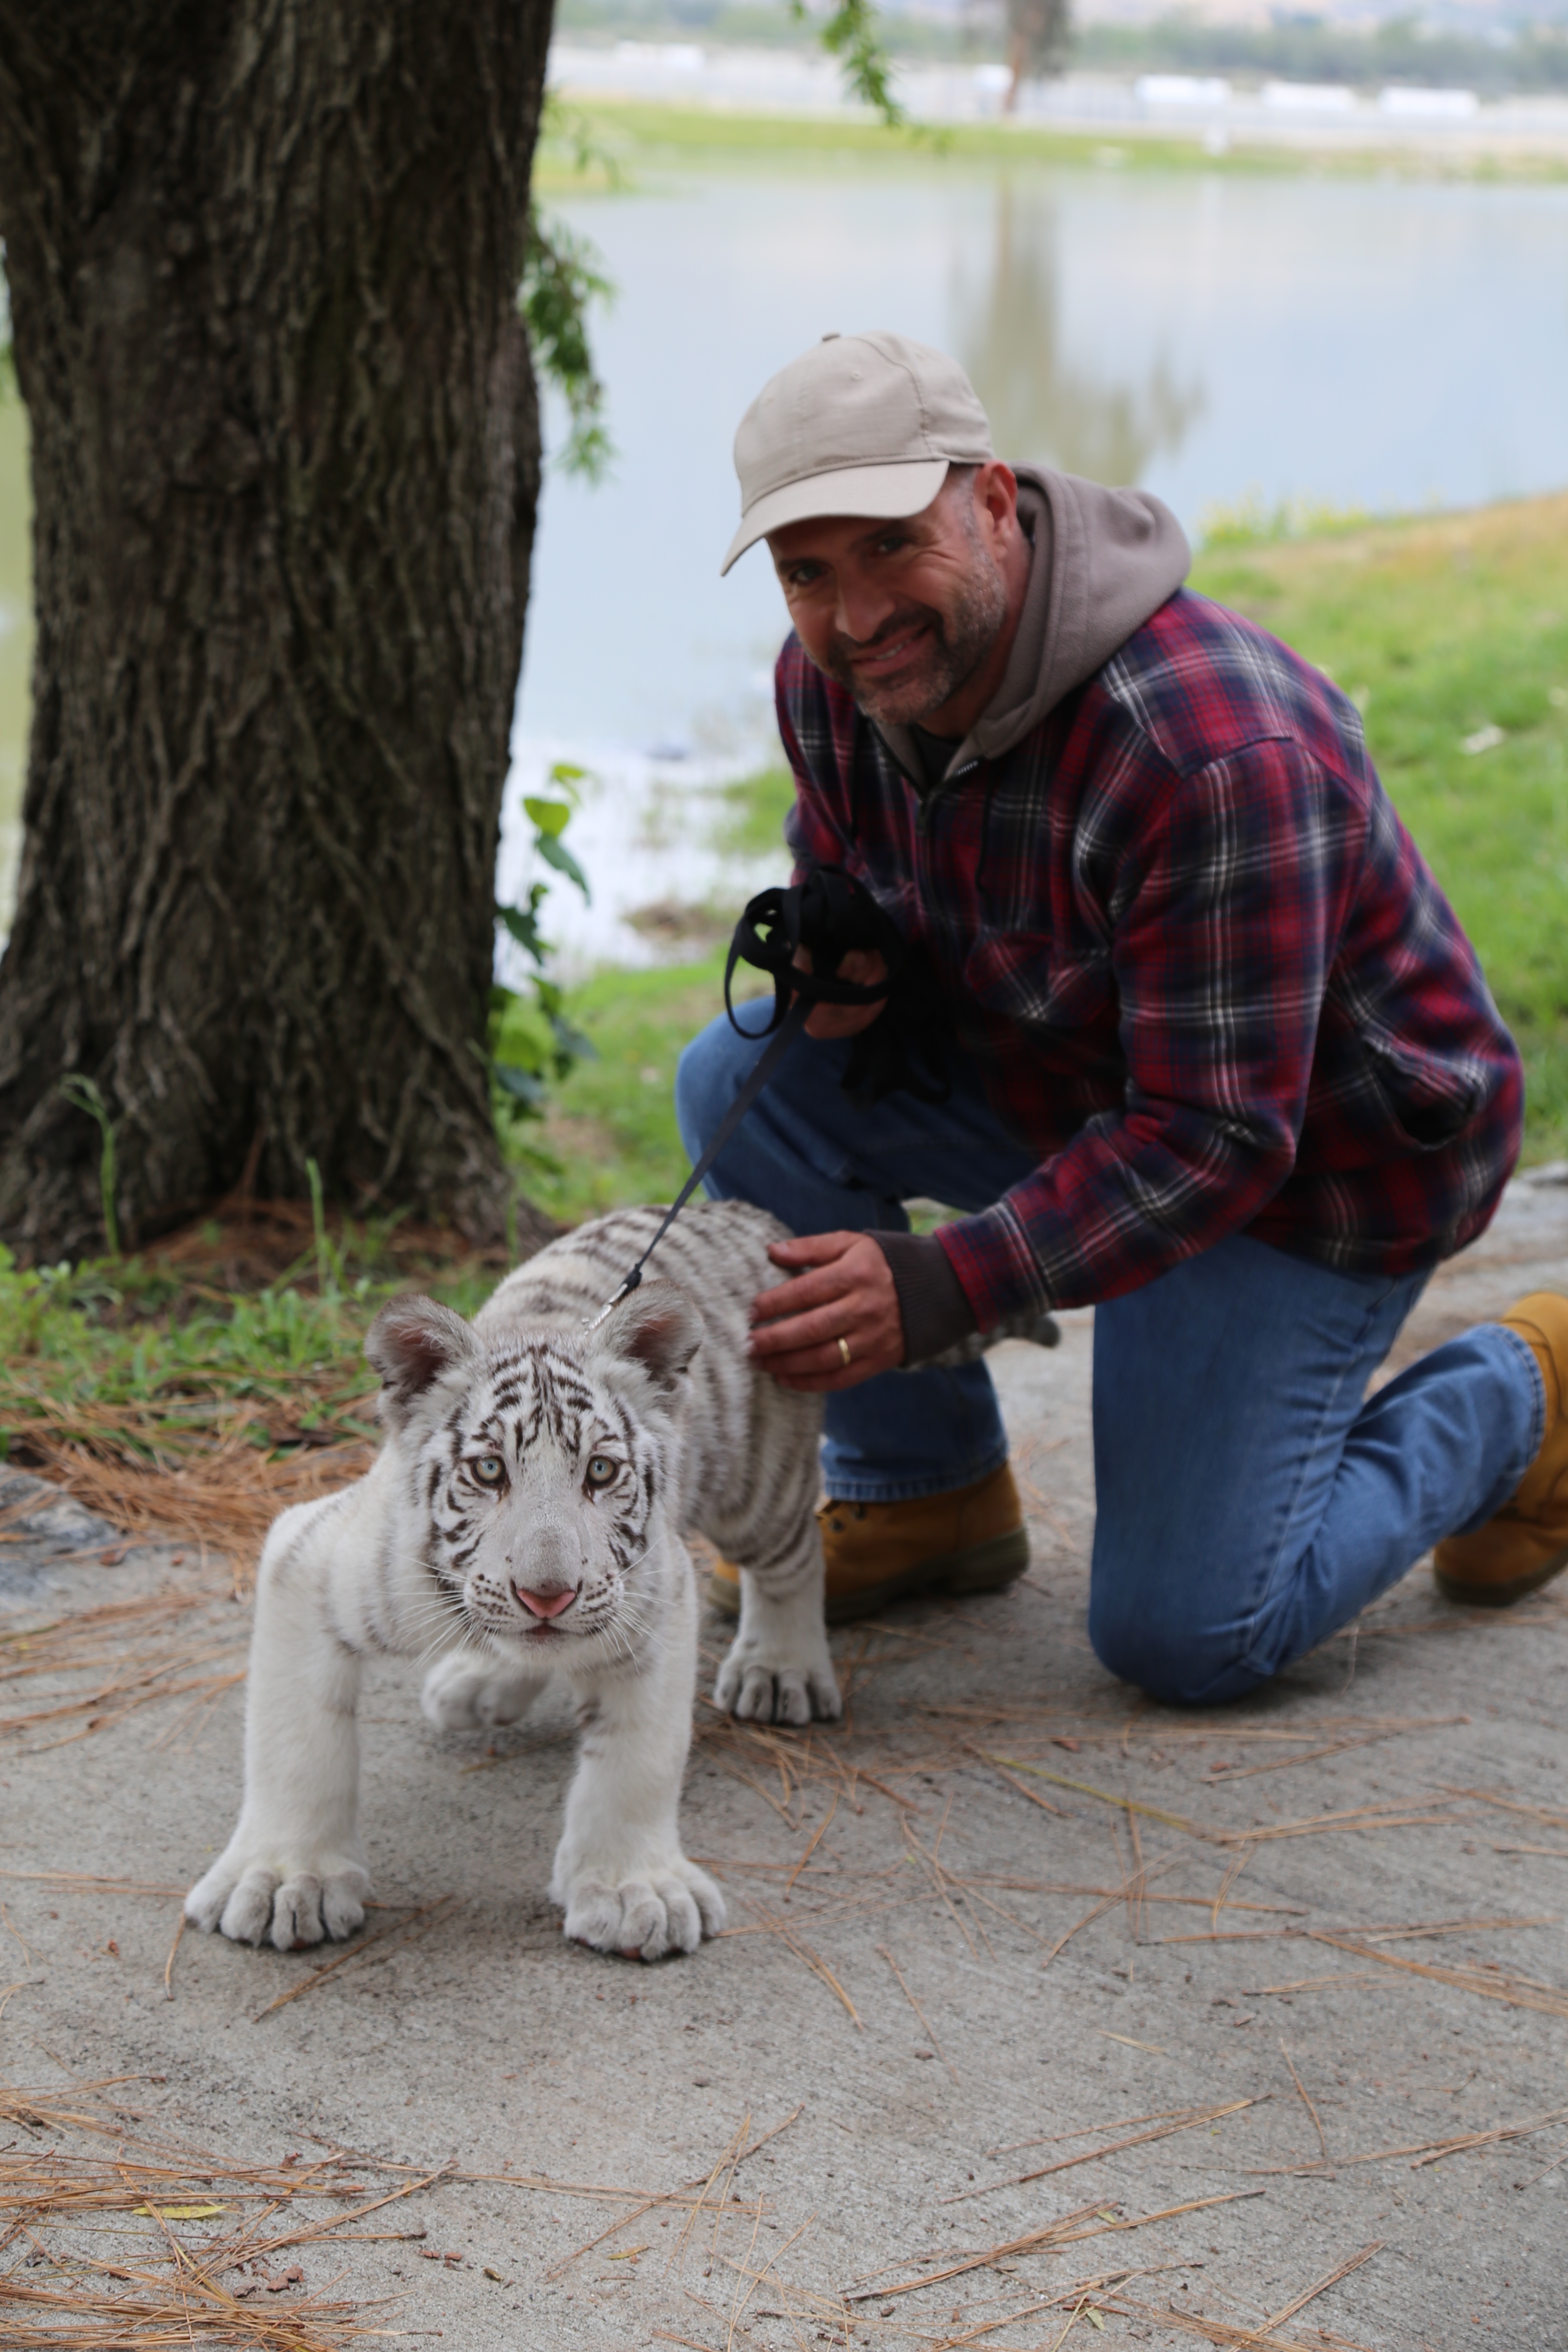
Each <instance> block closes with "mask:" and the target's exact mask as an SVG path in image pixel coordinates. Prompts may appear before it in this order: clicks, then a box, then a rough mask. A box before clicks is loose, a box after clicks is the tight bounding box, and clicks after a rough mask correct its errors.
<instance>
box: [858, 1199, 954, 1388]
mask: <svg viewBox="0 0 1568 2352" xmlns="http://www.w3.org/2000/svg"><path fill="white" fill-rule="evenodd" d="M868 1238H869V1239H870V1240H871V1241H874V1242H875V1243H876V1244H877V1247H878V1248H879V1250H880V1251H881V1253H882V1255H883V1256H884V1257H885V1258H886V1259H887V1261H888V1271H889V1274H890V1275H891V1276H892V1277H893V1287H894V1289H895V1290H896V1291H897V1292H898V1294H899V1314H900V1318H902V1321H903V1326H904V1356H903V1360H904V1362H905V1363H906V1364H923V1363H927V1362H929V1360H931V1357H932V1356H940V1355H941V1354H942V1351H943V1349H947V1348H951V1347H952V1345H953V1344H954V1342H955V1341H957V1340H959V1339H967V1338H968V1337H969V1335H970V1333H971V1332H972V1331H973V1329H974V1328H975V1321H974V1309H973V1307H971V1305H970V1303H969V1300H968V1297H966V1295H965V1293H964V1288H963V1283H962V1282H960V1280H959V1278H958V1276H957V1275H956V1274H955V1273H954V1271H953V1267H952V1259H951V1258H950V1257H949V1256H948V1255H947V1252H946V1251H945V1250H944V1249H943V1248H942V1244H941V1243H940V1242H939V1241H938V1240H937V1238H936V1236H935V1234H900V1233H889V1232H882V1231H879V1230H873V1231H872V1232H871V1233H870V1234H869V1235H868Z"/></svg>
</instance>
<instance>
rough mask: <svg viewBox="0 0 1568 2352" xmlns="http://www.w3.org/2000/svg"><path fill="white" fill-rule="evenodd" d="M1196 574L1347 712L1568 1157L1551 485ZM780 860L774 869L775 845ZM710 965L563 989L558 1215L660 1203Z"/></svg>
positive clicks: (1567, 560) (1566, 617)
mask: <svg viewBox="0 0 1568 2352" xmlns="http://www.w3.org/2000/svg"><path fill="white" fill-rule="evenodd" d="M1194 585H1195V586H1197V587H1199V588H1201V589H1202V590H1203V591H1204V592H1205V594H1208V595H1211V596H1215V597H1217V598H1218V599H1219V600H1220V601H1221V602H1222V603H1223V604H1230V605H1233V606H1235V607H1236V608H1237V610H1239V611H1242V612H1245V613H1246V614H1248V615H1249V617H1250V618H1252V619H1254V620H1256V621H1258V622H1259V623H1261V624H1262V625H1263V626H1264V627H1265V628H1267V629H1269V630H1271V631H1272V632H1273V633H1274V635H1276V636H1279V637H1283V638H1284V639H1285V640H1286V642H1287V643H1288V644H1289V645H1292V646H1295V647H1296V648H1297V649H1298V650H1299V651H1300V652H1301V653H1303V654H1305V655H1306V656H1307V657H1308V658H1309V659H1310V660H1311V661H1314V662H1317V663H1319V664H1320V665H1321V667H1323V668H1325V669H1326V670H1328V671H1329V672H1330V673H1331V675H1332V676H1333V677H1335V678H1336V679H1337V680H1338V681H1339V683H1340V684H1341V685H1342V687H1343V688H1345V690H1346V692H1347V693H1349V694H1350V695H1351V696H1352V698H1353V699H1354V700H1355V701H1356V702H1357V703H1358V705H1359V706H1360V707H1361V709H1362V710H1363V714H1364V718H1365V723H1366V730H1367V738H1368V740H1369V742H1370V744H1371V747H1372V752H1373V758H1374V759H1375V760H1376V761H1377V764H1378V768H1379V771H1380V772H1381V773H1382V775H1383V778H1384V782H1385V783H1386V784H1387V786H1388V789H1389V791H1390V793H1392V794H1393V797H1394V803H1395V804H1396V805H1397V807H1398V809H1399V811H1400V814H1401V815H1402V816H1403V817H1404V818H1405V823H1406V824H1408V826H1409V827H1410V830H1411V832H1412V833H1413V834H1414V835H1415V839H1416V841H1417V842H1418V843H1419V845H1420V846H1421V848H1422V850H1423V851H1424V853H1425V855H1426V857H1427V859H1428V861H1429V862H1430V864H1431V865H1432V866H1433V867H1434V868H1435V870H1436V874H1437V877H1438V879H1439V880H1440V881H1441V883H1442V885H1443V887H1444V888H1445V889H1446V890H1447V893H1448V896H1449V897H1450V898H1451V899H1452V900H1453V902H1454V904H1455V906H1456V907H1457V908H1458V912H1459V916H1460V919H1462V921H1463V922H1464V925H1465V928H1466V929H1467V930H1468V933H1469V936H1470V938H1471V939H1472V940H1474V941H1475V943H1476V946H1477V948H1478V949H1479V952H1480V955H1481V959H1482V961H1483V962H1484V964H1485V966H1486V969H1487V973H1488V976H1489V980H1490V982H1491V985H1492V989H1493V992H1494V993H1495V995H1496V996H1497V999H1498V1002H1499V1003H1500V1005H1501V1007H1502V1010H1503V1012H1504V1013H1505V1014H1506V1016H1507V1018H1508V1020H1509V1021H1510V1024H1511V1025H1512V1026H1513V1029H1514V1032H1515V1034H1516V1035H1517V1036H1518V1037H1519V1039H1520V1042H1521V1046H1522V1048H1523V1050H1524V1055H1525V1062H1526V1067H1527V1071H1528V1076H1529V1129H1528V1139H1527V1144H1526V1157H1527V1158H1528V1159H1530V1160H1545V1159H1552V1158H1555V1157H1557V1156H1559V1155H1561V1154H1563V1153H1568V496H1563V497H1558V498H1551V499H1524V500H1521V501H1519V502H1518V503H1516V504H1510V505H1507V506H1498V507H1489V508H1484V509H1479V510H1478V511H1476V512H1474V513H1468V514H1458V515H1443V516H1438V517H1434V518H1431V519H1429V520H1415V521H1407V522H1394V523H1384V524H1376V525H1373V526H1370V527H1364V528H1356V529H1345V530H1331V531H1328V532H1325V533H1323V534H1322V535H1321V536H1317V537H1312V538H1306V539H1299V540H1298V539H1290V538H1287V537H1279V538H1270V537H1268V535H1267V532H1266V531H1254V532H1253V533H1251V534H1250V535H1247V534H1246V533H1244V532H1241V531H1234V530H1233V531H1232V532H1231V533H1230V534H1229V535H1228V536H1226V537H1222V539H1221V540H1220V542H1219V543H1215V544H1211V545H1210V547H1209V548H1208V549H1207V551H1205V553H1204V554H1203V555H1202V556H1201V557H1200V559H1199V562H1198V563H1197V566H1196V569H1195V572H1194ZM1467 746H1469V747H1472V748H1467ZM786 799H787V782H785V781H784V780H783V779H781V778H780V777H779V776H778V775H777V774H776V773H774V774H772V775H770V776H766V777H763V778H759V779H758V780H757V781H756V783H755V785H754V786H753V787H752V790H751V792H750V793H749V794H748V795H746V796H744V799H743V803H742V821H745V822H748V823H749V824H750V825H751V827H752V829H753V832H752V837H755V835H756V834H759V833H760V834H761V835H763V837H766V835H767V834H768V832H769V831H770V830H772V831H773V833H774V835H775V837H776V826H777V824H778V822H779V820H780V818H781V816H782V813H783V808H784V804H785V802H786ZM779 863H780V874H781V878H782V876H783V872H784V857H783V853H782V850H781V853H780V861H779ZM722 969H723V961H722V957H721V955H720V954H718V953H715V954H713V955H710V956H708V957H706V958H704V959H702V960H700V961H694V962H690V963H684V964H681V965H679V966H677V967H675V968H672V969H668V970H665V971H651V972H636V973H626V972H616V971H606V972H603V973H600V974H599V975H598V976H596V977H595V979H593V980H591V981H590V982H587V984H586V985H585V986H584V987H583V988H581V989H579V990H577V991H575V992H574V996H573V1000H572V1006H571V1010H572V1016H573V1018H574V1020H575V1021H576V1022H578V1023H579V1024H580V1025H581V1026H582V1027H583V1028H584V1030H585V1031H586V1032H587V1033H588V1034H589V1035H590V1036H591V1037H592V1038H593V1040H594V1042H595V1045H596V1046H597V1048H598V1051H599V1055H600V1058H599V1060H598V1061H597V1062H592V1063H587V1064H584V1066H581V1067H580V1068H579V1069H578V1070H576V1071H574V1074H573V1075H572V1076H571V1077H570V1078H569V1079H568V1080H567V1081H566V1083H565V1084H564V1086H563V1087H562V1088H561V1089H560V1093H559V1097H558V1101H557V1104H556V1107H555V1108H554V1109H553V1111H552V1115H551V1118H550V1119H549V1121H548V1123H547V1125H546V1128H545V1129H544V1131H543V1140H544V1142H545V1145H546V1147H547V1149H548V1150H550V1151H551V1153H552V1155H553V1157H554V1158H555V1160H557V1162H558V1163H559V1166H560V1168H561V1171H562V1172H561V1174H559V1175H556V1176H549V1175H545V1176H542V1177H531V1189H532V1190H533V1191H534V1192H535V1193H536V1194H537V1195H539V1196H541V1197H542V1198H543V1200H544V1201H545V1202H546V1204H547V1205H548V1206H549V1207H550V1208H552V1210H553V1211H554V1213H556V1214H557V1215H559V1216H563V1217H571V1216H584V1215H587V1214H590V1213H593V1212H594V1211H595V1210H597V1209H600V1208H605V1207H608V1206H610V1205H611V1204H612V1202H616V1201H626V1200H654V1199H660V1198H663V1199H668V1197H669V1195H670V1192H672V1190H673V1189H674V1188H675V1186H676V1185H677V1184H678V1183H679V1180H680V1178H681V1176H682V1175H683V1174H684V1173H685V1169H686V1161H685V1159H684V1156H683V1155H682V1153H681V1151H680V1148H679V1141H678V1139H677V1137H676V1132H675V1121H674V1115H673V1112H672V1109H671V1107H670V1083H671V1080H672V1078H673V1075H674V1069H675V1062H676V1058H677V1055H679V1050H680V1047H681V1045H683V1044H684V1043H685V1041H686V1039H687V1038H688V1037H689V1036H690V1035H691V1034H693V1033H694V1032H695V1031H696V1030H697V1029H699V1028H700V1027H701V1026H702V1024H704V1023H705V1022H706V1021H708V1020H709V1019H710V1018H711V1017H712V1015H713V1013H715V1012H716V1011H717V1010H718V1008H719V1003H720V982H721V973H722Z"/></svg>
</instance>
